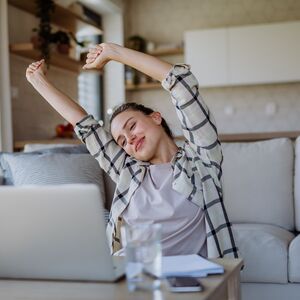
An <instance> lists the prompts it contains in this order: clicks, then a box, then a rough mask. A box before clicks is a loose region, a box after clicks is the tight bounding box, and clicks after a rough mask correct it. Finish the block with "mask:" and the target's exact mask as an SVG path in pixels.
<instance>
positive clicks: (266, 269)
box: [0, 137, 300, 300]
mask: <svg viewBox="0 0 300 300" xmlns="http://www.w3.org/2000/svg"><path fill="white" fill-rule="evenodd" d="M59 146H61V147H56V148H47V147H49V145H48V146H46V149H43V148H45V145H44V146H42V145H28V146H26V147H25V152H24V153H23V152H22V153H2V154H0V166H1V168H0V182H1V181H2V184H10V185H22V184H34V185H35V184H64V183H95V184H97V185H98V186H99V188H100V189H101V191H102V201H103V203H104V205H105V207H106V208H107V212H108V210H109V207H110V204H111V199H112V196H113V191H114V184H113V183H112V181H111V180H110V179H109V178H108V177H107V176H106V175H105V174H103V172H102V171H101V169H100V168H99V167H98V165H97V163H96V161H95V159H94V158H93V157H91V156H90V155H89V154H88V153H87V151H86V149H85V147H84V146H83V145H81V146H72V147H66V146H62V145H59ZM222 148H223V154H224V162H223V192H224V203H225V206H226V209H227V212H228V215H229V217H230V220H231V222H232V223H233V231H234V233H235V237H236V243H237V245H238V247H239V249H240V253H241V256H242V257H243V259H244V264H245V267H244V269H243V271H241V292H242V299H243V300H254V299H255V300H265V299H270V300H271V299H272V300H279V299H289V300H290V299H291V300H294V299H300V234H299V231H300V183H299V182H300V137H299V138H298V139H296V141H292V140H290V139H288V138H280V139H272V140H266V141H259V142H248V143H241V142H236V143H222ZM1 174H2V176H1ZM297 183H298V184H297ZM0 188H1V187H0ZM32 188H34V186H33V187H32ZM105 217H106V218H107V217H108V216H107V214H106V216H105ZM298 255H299V257H298Z"/></svg>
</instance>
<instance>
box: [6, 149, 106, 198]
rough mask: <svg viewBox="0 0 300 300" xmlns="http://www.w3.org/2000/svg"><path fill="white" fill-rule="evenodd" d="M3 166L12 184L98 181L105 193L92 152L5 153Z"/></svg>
mask: <svg viewBox="0 0 300 300" xmlns="http://www.w3.org/2000/svg"><path fill="white" fill-rule="evenodd" d="M1 165H2V168H3V169H4V172H5V179H6V181H7V182H6V184H8V185H10V184H11V185H28V184H30V185H31V184H34V185H48V184H51V185H53V184H67V183H95V184H97V185H98V186H99V188H100V190H101V191H102V192H103V194H104V184H103V176H102V170H101V169H100V167H99V165H98V163H97V161H96V160H95V159H94V158H93V157H92V156H91V155H89V154H65V153H55V154H53V153H43V154H36V153H34V154H33V153H5V154H2V155H1Z"/></svg>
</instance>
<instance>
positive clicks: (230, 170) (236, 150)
mask: <svg viewBox="0 0 300 300" xmlns="http://www.w3.org/2000/svg"><path fill="white" fill-rule="evenodd" d="M222 149H223V154H224V163H223V191H224V203H225V206H226V208H227V212H228V215H229V217H230V220H231V221H232V222H236V223H266V224H273V225H278V226H281V227H283V228H285V229H287V230H294V227H295V222H294V201H293V178H294V149H293V142H292V141H291V140H289V139H287V138H281V139H273V140H267V141H261V142H251V143H223V144H222ZM299 176H300V174H299ZM298 225H300V223H298Z"/></svg>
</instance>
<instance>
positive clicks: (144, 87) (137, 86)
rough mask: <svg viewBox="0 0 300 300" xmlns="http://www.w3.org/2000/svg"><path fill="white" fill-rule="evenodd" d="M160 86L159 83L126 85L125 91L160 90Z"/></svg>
mask: <svg viewBox="0 0 300 300" xmlns="http://www.w3.org/2000/svg"><path fill="white" fill-rule="evenodd" d="M160 88H161V84H160V83H159V82H148V83H141V84H130V85H129V84H127V85H126V91H140V90H153V89H160Z"/></svg>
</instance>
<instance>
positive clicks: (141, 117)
mask: <svg viewBox="0 0 300 300" xmlns="http://www.w3.org/2000/svg"><path fill="white" fill-rule="evenodd" d="M161 121H162V118H161V115H160V113H158V112H153V113H152V114H150V115H145V114H143V113H142V112H141V111H133V110H126V111H124V112H122V113H120V114H118V115H117V116H116V117H115V118H114V119H113V121H112V123H111V133H112V136H113V138H114V140H115V141H116V142H117V144H118V145H119V146H120V147H122V148H123V149H124V150H125V152H126V153H127V154H129V155H130V156H133V157H135V158H136V159H138V160H143V161H151V160H152V159H153V158H154V157H155V154H156V150H157V148H158V144H159V142H160V139H161V137H162V135H163V133H164V129H163V127H162V126H161Z"/></svg>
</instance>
